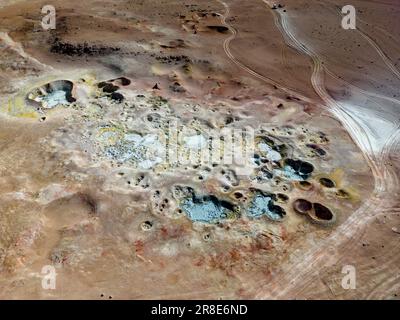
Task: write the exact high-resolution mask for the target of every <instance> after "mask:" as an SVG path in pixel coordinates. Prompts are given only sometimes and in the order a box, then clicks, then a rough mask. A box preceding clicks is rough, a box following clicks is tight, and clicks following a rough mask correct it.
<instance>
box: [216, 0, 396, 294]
mask: <svg viewBox="0 0 400 320" xmlns="http://www.w3.org/2000/svg"><path fill="white" fill-rule="evenodd" d="M218 1H219V2H220V3H222V4H223V5H224V7H225V9H226V11H225V14H224V15H223V16H222V17H221V22H222V23H223V24H224V26H226V27H227V28H229V30H230V31H231V33H232V34H231V36H229V37H228V38H227V39H225V41H224V50H225V53H226V55H227V56H228V58H229V59H230V60H231V61H232V62H233V63H235V64H236V65H237V66H238V67H240V68H241V69H243V70H245V71H247V72H249V73H250V74H252V75H253V76H255V77H257V78H259V79H261V80H263V81H266V82H268V83H272V84H274V85H276V86H279V87H282V86H281V85H279V84H277V83H276V82H275V81H274V80H272V79H269V78H267V77H265V76H262V75H260V74H258V73H257V72H256V71H254V70H252V69H250V68H248V67H246V66H245V65H244V64H243V63H242V62H240V61H238V60H237V59H236V58H235V57H234V56H233V54H232V53H231V51H230V48H229V45H230V43H231V41H232V40H234V39H235V38H236V35H237V31H236V30H235V29H234V28H233V27H232V26H231V25H229V24H228V23H227V22H226V19H227V18H228V16H229V14H230V10H229V6H228V5H227V4H226V3H225V2H223V1H221V0H218ZM262 1H263V2H264V4H266V5H267V6H268V10H270V6H271V4H269V3H268V2H267V1H265V0H262ZM271 11H272V10H271ZM272 15H273V16H274V20H275V24H276V27H277V28H278V30H280V32H281V33H282V36H283V37H284V38H285V40H286V43H287V45H289V46H291V47H293V48H295V49H296V50H298V51H299V52H300V53H302V54H304V55H306V56H308V57H310V58H311V59H312V69H313V70H312V76H311V83H312V86H313V88H314V90H315V92H316V93H317V94H318V95H319V97H320V98H321V99H322V101H324V105H323V106H322V107H324V108H326V109H327V111H329V112H331V113H332V114H333V115H334V116H335V117H336V118H337V119H338V120H339V121H340V122H341V123H342V124H343V126H344V127H345V128H346V130H347V131H348V133H349V134H350V136H351V137H352V139H353V140H354V141H355V143H356V144H357V145H358V146H359V148H360V149H361V150H362V151H363V153H364V157H365V160H366V161H367V163H368V165H369V166H370V168H371V171H372V174H373V177H374V182H375V186H374V192H373V194H372V195H371V197H370V198H369V199H366V200H365V201H364V203H363V205H362V206H361V207H360V208H359V209H358V210H357V211H356V212H354V213H353V214H352V215H351V216H350V217H349V218H348V219H347V220H346V221H345V222H344V223H343V224H342V225H340V226H339V228H338V229H337V230H336V231H335V232H334V233H333V234H332V235H331V236H330V237H328V238H327V239H325V240H324V241H323V242H322V243H321V244H320V245H318V247H316V248H313V249H311V250H310V251H309V252H307V253H306V254H305V255H304V259H303V261H302V262H301V263H300V264H297V265H296V266H293V265H289V266H284V267H283V270H282V271H281V272H279V274H277V275H276V276H275V277H274V280H273V283H268V284H267V285H262V284H259V287H258V289H256V290H257V292H258V294H257V298H274V299H275V298H288V297H294V296H296V295H299V294H301V292H302V290H304V288H306V287H307V286H308V285H310V284H311V283H312V282H313V281H314V279H315V270H316V269H315V268H317V266H319V267H322V266H323V265H324V264H326V263H329V262H330V263H334V262H335V260H337V258H338V257H337V256H334V255H331V254H329V253H327V252H329V250H328V249H329V248H331V247H332V245H330V244H332V243H334V244H335V246H342V247H343V246H344V248H345V249H344V250H352V248H353V247H354V246H355V245H356V244H357V243H358V241H357V240H358V239H360V238H361V237H362V235H363V233H364V231H363V230H364V229H365V227H366V225H367V224H368V223H370V222H371V220H372V219H373V218H374V217H375V216H377V215H378V214H380V213H382V212H385V213H390V212H393V211H398V208H397V207H396V206H391V205H384V203H386V200H388V198H390V196H391V194H395V193H396V192H398V191H399V181H398V176H397V174H396V173H395V172H394V170H393V169H392V168H391V167H390V166H388V165H387V163H388V160H389V157H390V155H391V153H392V152H393V151H394V150H395V149H396V148H398V145H399V141H400V135H399V133H400V131H399V129H400V126H399V125H398V124H397V126H396V130H395V131H394V132H393V134H392V136H391V138H390V139H388V140H387V141H385V143H384V145H383V146H382V147H381V149H380V151H379V152H376V150H375V148H374V147H373V145H372V142H371V139H370V137H369V136H368V132H367V131H366V130H365V129H364V126H363V124H362V123H361V124H360V123H359V121H360V119H359V118H357V117H356V116H354V115H353V114H352V113H351V111H350V110H348V109H346V107H345V106H343V105H342V104H340V103H338V102H337V101H336V100H335V99H333V98H332V97H331V96H330V95H329V93H328V92H327V90H326V88H325V83H324V76H325V72H324V71H325V68H324V66H323V65H322V63H321V60H320V58H319V57H318V55H317V54H315V53H314V52H313V51H312V50H311V49H310V48H307V47H306V46H305V45H304V44H302V43H301V42H300V41H299V40H298V39H297V38H296V37H295V36H294V35H293V33H292V32H291V30H290V27H289V24H288V21H287V18H286V15H280V14H279V13H277V12H276V11H274V12H272ZM360 35H361V36H363V37H364V38H365V39H366V40H367V41H368V42H369V43H370V44H371V46H372V47H373V48H374V49H375V50H376V51H377V53H378V54H379V56H380V57H381V58H382V59H383V61H384V62H385V64H386V65H387V66H388V68H389V69H390V70H391V71H392V72H393V73H394V74H395V75H396V76H399V74H398V70H397V69H396V68H395V67H394V66H393V65H392V63H391V62H390V60H389V61H388V58H387V56H386V55H385V54H384V52H383V51H382V50H381V49H380V48H379V46H378V45H377V44H376V43H375V42H374V41H372V39H370V38H369V37H368V36H367V35H365V34H364V33H362V32H361V33H360ZM393 67H394V69H393ZM329 74H330V75H331V76H332V75H334V73H333V72H329ZM352 86H353V85H352ZM353 87H355V88H356V89H358V91H359V92H361V93H363V94H366V93H367V92H366V91H364V90H363V89H361V88H358V87H356V86H353ZM286 90H287V89H286ZM290 91H291V92H293V90H290ZM369 95H371V96H376V97H379V98H382V99H386V100H390V101H392V102H395V103H399V101H398V100H396V99H392V98H390V97H386V96H381V95H377V94H374V93H372V94H371V93H369ZM364 125H365V124H364ZM389 203H390V202H389ZM350 239H351V240H350ZM391 254H393V252H392V253H390V252H388V253H385V255H387V258H389V256H390V255H391ZM387 281H388V282H391V281H393V279H387ZM382 285H384V284H382ZM271 288H274V289H272V290H271ZM254 289H255V288H254ZM377 296H378V289H376V291H374V290H372V291H371V292H370V293H369V294H368V298H374V297H377Z"/></svg>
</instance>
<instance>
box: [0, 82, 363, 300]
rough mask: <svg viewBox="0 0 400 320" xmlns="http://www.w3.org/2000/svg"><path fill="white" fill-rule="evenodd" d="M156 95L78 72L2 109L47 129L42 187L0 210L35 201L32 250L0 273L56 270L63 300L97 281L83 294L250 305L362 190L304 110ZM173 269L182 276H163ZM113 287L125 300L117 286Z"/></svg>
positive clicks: (348, 153) (338, 142) (355, 168)
mask: <svg viewBox="0 0 400 320" xmlns="http://www.w3.org/2000/svg"><path fill="white" fill-rule="evenodd" d="M157 93H158V92H156V91H155V90H148V91H146V90H143V89H141V88H138V87H136V86H135V82H134V81H131V80H130V79H128V78H125V77H121V78H116V79H111V80H99V79H96V78H94V77H91V76H87V77H82V78H79V79H68V80H63V79H56V80H53V81H50V82H46V81H43V82H40V84H39V85H36V86H35V85H31V86H29V88H25V89H21V94H20V95H17V96H16V98H15V100H14V101H10V103H9V107H8V109H7V110H4V111H5V112H6V113H7V115H8V116H11V117H12V118H13V119H15V121H18V122H21V121H22V122H24V121H26V122H29V123H30V125H32V126H34V127H35V126H42V127H43V126H48V128H49V129H48V130H47V131H46V134H44V135H43V136H42V137H41V139H40V150H41V151H40V153H41V157H42V159H45V160H41V161H44V163H42V164H40V165H38V166H37V167H39V168H43V171H41V172H39V173H38V172H36V173H35V174H36V175H38V176H39V177H40V178H38V181H40V182H37V183H35V184H34V185H32V186H31V190H33V191H31V192H30V193H26V192H24V191H21V192H22V194H23V196H22V198H20V199H19V200H15V203H16V204H14V205H13V208H11V207H7V206H6V205H5V207H4V208H3V210H6V211H7V210H17V211H18V210H23V206H26V204H27V203H31V204H34V206H35V208H37V210H36V212H37V213H36V214H37V222H35V223H34V224H33V222H29V221H27V222H26V224H27V225H26V230H34V231H29V232H32V233H29V237H31V238H32V242H31V245H30V246H29V249H22V248H19V247H18V245H17V248H19V249H18V250H15V252H14V251H13V252H12V254H8V255H7V256H6V258H5V259H4V258H3V262H2V269H6V270H8V271H9V272H16V271H17V270H19V269H20V268H25V269H26V268H27V269H29V268H34V266H37V265H41V264H43V263H44V264H49V263H50V264H53V265H56V266H57V268H58V269H57V270H58V271H57V272H58V273H59V274H61V277H62V278H63V279H64V284H63V288H64V289H63V296H64V297H71V296H73V295H74V293H73V292H74V290H73V288H72V287H71V286H70V285H68V284H67V283H66V282H68V283H75V284H76V283H78V282H79V281H81V279H82V278H84V279H85V281H87V282H88V283H92V282H93V281H94V282H96V281H98V279H102V283H100V284H98V285H97V289H92V290H87V295H88V297H96V295H97V294H98V291H101V290H103V291H104V290H108V289H109V288H110V283H115V281H117V283H121V284H122V283H126V282H128V283H132V285H134V286H135V288H137V290H139V291H140V292H141V294H140V295H139V296H140V297H153V298H154V296H157V295H158V294H160V295H163V294H166V292H168V291H169V290H174V292H175V293H176V296H180V295H182V294H183V293H184V292H187V290H188V289H187V288H188V286H189V287H190V288H191V290H192V289H193V292H191V293H190V294H191V296H193V297H198V296H202V297H203V296H204V297H214V298H215V297H217V296H223V297H227V298H229V297H230V298H233V297H246V296H247V297H251V296H252V294H253V293H252V290H254V289H255V288H256V287H257V286H256V283H257V281H259V279H264V280H265V278H266V277H267V278H268V277H270V276H271V275H272V274H273V272H274V270H278V269H279V265H280V264H281V263H283V262H284V261H290V260H291V259H294V258H295V255H296V252H299V251H301V250H302V248H304V247H305V246H308V245H312V244H314V243H318V241H321V239H323V238H325V237H326V236H327V235H329V234H330V232H332V230H333V229H334V228H336V226H338V225H340V224H341V223H343V222H344V221H345V220H346V219H347V217H349V216H350V215H351V213H352V212H353V211H354V210H356V209H357V208H358V207H359V206H360V200H359V199H362V198H363V197H365V196H366V194H368V192H369V190H366V188H365V187H364V188H361V187H360V186H362V185H365V181H368V179H370V172H369V169H367V167H366V166H365V163H364V160H363V158H362V156H361V154H360V153H359V151H358V150H357V148H356V147H355V145H354V144H353V143H352V142H351V140H350V138H349V137H348V135H347V134H346V133H345V131H340V130H338V125H339V124H338V122H337V121H335V120H334V119H332V118H330V117H327V116H325V115H322V114H318V115H317V116H316V115H313V117H311V116H310V114H308V112H307V105H306V104H304V103H300V102H298V101H287V100H284V99H280V98H277V100H278V101H277V102H276V106H275V107H274V106H272V105H271V104H272V103H275V100H274V102H272V100H271V99H269V98H265V99H260V100H254V99H253V100H252V99H247V100H243V101H240V102H238V101H232V100H227V99H223V98H220V99H218V100H216V101H215V102H214V103H213V104H211V105H210V103H209V102H202V101H198V99H197V100H196V101H195V102H194V101H192V100H190V99H188V98H181V99H177V98H165V97H163V96H161V95H158V94H157ZM20 97H25V98H24V103H21V102H20V100H16V99H20ZM10 106H11V107H10ZM278 106H279V107H278ZM266 110H271V111H266ZM27 114H29V115H30V116H29V118H31V119H33V120H30V119H26V115H27ZM282 119H284V121H282ZM38 120H40V121H38ZM319 120H321V121H319ZM317 124H318V126H317ZM48 168H53V169H52V170H54V174H53V177H52V173H51V172H52V171H51V170H50V169H48ZM24 170H26V173H25V174H26V175H29V174H30V173H29V168H25V169H24ZM20 197H21V196H20ZM10 205H11V204H10ZM60 221H61V222H60ZM21 232H22V231H21ZM27 232H28V231H27ZM21 237H22V238H24V237H25V236H24V234H23V233H21V234H19V235H18V234H17V235H16V239H18V238H21ZM13 241H17V242H18V241H20V240H13V239H10V240H8V239H7V240H4V239H3V240H2V250H3V251H4V250H7V249H6V248H7V246H10V245H12V243H13ZM24 250H28V251H29V252H30V256H29V257H28V255H27V251H24ZM171 258H173V259H171ZM26 259H27V260H26ZM5 261H6V262H5ZM21 261H23V262H21ZM172 262H173V263H172ZM21 264H22V265H21ZM182 266H185V268H190V269H189V270H187V271H185V274H182V275H181V276H174V278H173V279H174V281H171V280H170V277H171V276H170V275H171V274H176V273H177V269H176V268H178V269H179V268H181V267H182ZM109 269H112V270H113V273H112V274H111V273H109V272H108V271H107V272H106V270H109ZM206 274H207V276H206ZM94 279H97V280H94ZM150 279H151V280H150ZM155 279H156V281H155ZM202 279H213V280H212V281H214V282H215V285H210V284H206V283H204V282H203V280H202ZM14 280H15V279H14ZM264 280H263V281H264ZM132 281H133V282H132ZM148 281H151V283H152V285H151V286H148V285H147V283H148ZM244 282H245V283H246V284H247V287H246V289H243V288H242V284H243V283H244ZM80 286H83V287H85V285H83V284H81V285H80ZM215 286H217V287H221V288H222V289H221V290H222V291H218V292H217V293H215ZM199 288H201V289H199ZM199 290H202V291H201V292H202V293H201V294H200V293H199V292H200V291H199ZM114 291H115V292H116V293H115V294H114V295H116V296H117V297H118V295H119V297H121V298H124V297H125V298H126V297H132V293H131V292H130V291H129V290H128V289H127V288H126V286H125V289H124V288H120V289H118V290H114ZM222 292H223V293H222ZM21 294H22V293H21Z"/></svg>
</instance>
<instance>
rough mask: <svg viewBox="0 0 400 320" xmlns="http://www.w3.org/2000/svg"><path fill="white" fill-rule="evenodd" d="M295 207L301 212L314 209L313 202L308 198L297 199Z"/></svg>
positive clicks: (304, 212)
mask: <svg viewBox="0 0 400 320" xmlns="http://www.w3.org/2000/svg"><path fill="white" fill-rule="evenodd" d="M293 209H294V210H295V211H296V212H297V213H300V214H306V213H308V212H310V210H311V209H312V203H311V202H310V201H308V200H306V199H297V200H295V201H294V202H293Z"/></svg>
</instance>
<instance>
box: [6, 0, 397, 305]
mask: <svg viewBox="0 0 400 320" xmlns="http://www.w3.org/2000/svg"><path fill="white" fill-rule="evenodd" d="M45 4H49V3H48V1H36V0H31V1H23V0H21V1H8V0H7V1H5V0H3V1H1V0H0V56H1V58H0V109H1V114H0V274H1V277H0V298H1V299H140V298H142V299H195V298H198V299H218V298H225V299H397V297H398V295H399V294H400V293H399V281H398V280H399V275H400V269H399V266H400V260H399V259H400V258H399V257H398V255H397V254H396V253H397V252H398V249H399V245H400V242H399V236H400V224H399V222H400V219H399V215H400V212H399V207H400V206H399V205H400V204H399V199H400V197H399V185H398V173H399V169H400V167H399V166H400V165H399V152H400V146H399V134H398V133H399V116H398V108H399V103H400V97H399V93H398V88H399V84H400V83H399V81H400V71H399V60H400V56H399V52H400V51H399V43H400V35H399V30H400V28H399V26H398V24H399V20H398V16H399V11H400V7H399V6H398V3H397V1H394V0H393V1H385V2H384V3H383V2H381V1H379V2H378V1H353V5H354V6H355V8H356V9H357V29H356V30H344V29H342V28H341V24H340V22H341V16H342V15H341V12H340V10H341V7H342V6H343V5H345V4H347V3H345V2H344V1H333V0H330V1H317V0H313V1H298V0H296V1H294V0H287V1H284V2H282V5H283V7H282V8H278V9H276V10H275V9H272V7H273V4H274V3H273V2H272V1H262V0H259V1H258V0H257V1H256V0H254V1H253V0H252V1H245V2H243V1H238V0H226V1H200V2H199V1H167V0H165V1H159V0H157V1H134V2H132V1H111V0H109V1H104V0H102V1H75V0H72V1H68V2H65V1H52V3H51V4H52V5H54V7H55V8H56V11H57V20H56V21H57V26H56V29H55V30H43V29H42V28H41V25H40V21H41V19H42V16H43V14H41V8H42V6H43V5H45ZM46 84H52V85H55V84H56V86H60V87H57V88H61V87H62V88H63V90H67V89H66V88H67V87H68V85H69V84H72V85H73V87H72V90H71V92H70V93H71V97H73V98H74V101H69V102H68V103H65V104H64V105H60V104H59V105H57V106H55V107H54V108H51V107H49V106H48V105H45V104H43V103H42V102H40V99H50V102H51V101H52V100H51V98H49V96H51V94H50V93H49V91H47V93H44V92H46V90H48V88H49V86H47V87H46ZM116 87H117V88H116ZM46 88H47V89H46ZM107 91H109V92H107ZM46 95H47V96H46ZM121 96H122V97H123V100H122V101H121V100H119V99H122V98H121ZM35 99H36V100H35ZM54 99H56V98H54ZM42 101H43V100H42ZM169 121H176V122H177V123H179V125H180V126H181V127H180V129H179V130H178V131H179V134H180V135H181V136H182V137H183V140H179V139H176V140H175V137H174V136H171V135H168V146H170V147H171V146H174V147H177V150H178V149H179V150H181V149H182V148H185V143H186V147H187V145H189V144H190V143H189V142H188V141H191V143H192V144H196V143H198V141H200V140H201V139H203V138H204V137H206V138H207V137H208V138H209V139H217V140H220V139H219V135H220V130H221V129H223V128H231V129H238V130H239V129H240V130H242V129H243V128H252V129H254V130H255V137H256V139H255V141H257V142H260V141H269V140H268V139H270V140H271V141H272V142H271V141H269V143H270V144H268V145H269V146H270V147H271V146H272V147H273V148H275V149H274V150H275V151H276V150H278V151H279V155H277V153H273V152H272V151H271V150H269V151H262V150H261V149H260V150H258V149H257V153H258V154H261V155H262V156H265V157H266V158H263V161H264V162H262V163H259V164H257V165H254V167H250V168H247V167H246V168H244V169H243V168H240V167H239V166H238V165H237V164H235V163H234V164H224V163H215V165H213V164H212V163H208V164H200V165H198V164H197V163H191V162H189V163H186V164H179V165H173V164H171V163H170V162H168V161H167V162H165V161H164V162H162V161H160V162H156V161H158V160H157V156H159V154H158V153H159V152H162V151H163V149H162V148H163V147H162V145H161V144H159V140H157V138H159V136H157V135H158V134H159V133H160V130H161V132H162V133H163V134H165V133H166V127H167V124H168V123H169V124H170V122H169ZM185 130H187V131H185ZM188 132H190V133H188ZM138 136H140V137H141V138H144V141H145V142H146V141H150V143H148V142H147V143H148V144H147V145H142V146H140V147H139V146H137V145H135V147H134V148H133V147H132V141H133V140H134V139H139V138H138ZM155 137H157V138H155ZM194 137H195V138H194ZM267 138H268V139H267ZM146 139H147V140H146ZM199 139H200V140H199ZM263 139H264V140H263ZM265 139H267V140H265ZM135 141H136V140H135ZM185 141H186V142H185ZM223 141H224V142H223V146H224V147H223V148H227V147H226V143H227V142H226V141H225V140H223ZM142 142H143V141H142ZM143 143H144V142H143ZM279 146H284V147H282V148H280V147H279ZM270 147H267V149H268V148H270ZM140 148H145V149H146V150H147V152H148V153H147V154H146V157H149V158H145V159H143V158H141V157H142V154H139V153H138V152H139V151H137V150H139V149H140ZM260 148H261V147H260ZM185 150H186V149H185ZM212 150H215V149H212ZM321 150H322V151H321ZM263 152H264V153H263ZM318 152H319V153H318ZM149 153H151V155H150V156H149ZM251 156H253V155H251ZM268 157H269V158H268ZM273 157H278V159H275V160H273V159H272V158H273ZM127 158H129V160H126V159H127ZM149 159H150V160H151V161H155V162H152V163H151V165H149V162H148V161H150V160H149ZM154 159H156V160H154ZM293 159H294V160H295V161H300V160H301V161H303V162H306V163H307V164H311V165H312V168H313V170H312V173H310V174H309V175H304V176H301V179H300V178H299V175H298V172H297V175H296V174H294V173H293V172H290V170H289V173H288V171H285V170H287V169H288V168H287V166H288V163H289V162H290V160H293ZM163 160H165V159H163ZM195 160H196V161H197V160H198V158H197V155H196V159H195ZM217 160H220V159H217ZM288 161H289V162H288ZM217 162H218V161H217ZM147 165H149V166H150V167H147ZM302 168H303V169H304V167H302ZM263 170H264V171H263ZM266 171H268V172H269V173H270V174H271V175H272V176H273V177H272V178H271V177H266V176H263V177H261V176H260V175H262V174H266ZM267 175H268V174H267ZM257 177H258V178H257ZM296 179H300V180H303V179H304V180H305V181H306V182H304V181H303V183H300V182H299V181H296ZM321 179H322V180H321ZM324 179H325V180H324ZM321 181H322V182H321ZM324 181H325V182H324ZM329 183H331V184H332V185H331V186H330V185H329ZM176 186H190V187H191V188H193V190H194V192H195V194H196V196H197V197H200V196H202V197H207V196H208V197H210V196H212V197H214V198H212V199H214V203H218V204H219V205H221V204H224V205H226V203H229V205H231V206H232V207H229V208H228V209H226V211H224V212H225V213H226V212H228V213H227V216H226V217H223V218H221V219H220V220H218V219H217V220H218V221H211V222H205V221H194V219H193V217H192V216H191V214H194V213H193V212H195V210H193V211H190V210H189V209H188V206H187V205H185V203H186V202H185V201H187V200H188V199H190V196H189V197H187V194H186V196H181V195H178V191H176ZM255 189H256V190H255ZM260 192H261V193H260ZM262 193H264V194H273V195H274V197H276V198H275V199H274V200H273V203H274V205H276V206H279V207H280V208H281V209H282V210H283V211H284V215H283V216H282V217H281V218H282V219H277V220H274V219H273V218H271V216H270V215H268V214H267V213H265V212H267V211H268V210H269V208H270V207H269V206H267V205H265V203H262V204H261V207H262V210H264V214H263V215H262V216H261V217H252V216H251V213H252V212H254V211H252V209H251V208H253V207H252V204H253V205H254V203H256V200H257V196H259V197H261V196H260V195H261V194H262ZM185 197H186V198H185ZM204 199H205V198H204ZM215 199H218V201H217V200H215ZM258 199H265V196H264V198H262V197H261V198H258ZM297 199H305V200H307V201H308V202H309V203H311V204H313V205H312V209H311V210H310V211H307V213H305V214H301V212H299V210H297V211H296V210H295V209H294V208H295V203H296V200H297ZM224 201H225V202H224ZM260 201H261V200H260ZM211 203H212V202H211ZM271 203H272V202H271ZM318 203H319V204H321V205H322V206H323V207H324V208H328V209H326V210H328V213H327V212H326V211H324V214H323V213H321V210H322V209H319V210H318V208H321V206H319V205H316V204H318ZM224 208H225V207H224ZM267 208H268V210H267ZM208 210H210V207H202V209H201V210H200V212H196V214H198V215H202V214H204V213H205V212H206V213H207V212H208ZM224 210H225V209H224ZM274 212H275V211H274ZM269 214H271V212H269ZM191 217H192V219H191ZM348 265H350V266H353V267H354V268H355V271H356V288H355V289H347V290H346V289H345V288H343V287H342V285H341V284H342V279H343V277H344V276H345V274H343V273H342V270H343V267H345V266H348ZM43 266H53V267H54V268H55V270H56V272H57V278H56V288H55V289H54V290H46V289H43V287H42V278H43V274H42V272H41V271H42V268H43Z"/></svg>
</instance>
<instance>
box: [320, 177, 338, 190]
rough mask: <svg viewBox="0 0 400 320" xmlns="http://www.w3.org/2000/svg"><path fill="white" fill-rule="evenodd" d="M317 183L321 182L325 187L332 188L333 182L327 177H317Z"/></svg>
mask: <svg viewBox="0 0 400 320" xmlns="http://www.w3.org/2000/svg"><path fill="white" fill-rule="evenodd" d="M319 183H320V184H322V185H323V186H324V187H326V188H334V187H335V182H333V181H332V180H331V179H328V178H321V179H319Z"/></svg>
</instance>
